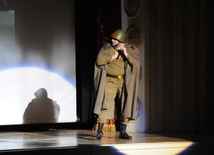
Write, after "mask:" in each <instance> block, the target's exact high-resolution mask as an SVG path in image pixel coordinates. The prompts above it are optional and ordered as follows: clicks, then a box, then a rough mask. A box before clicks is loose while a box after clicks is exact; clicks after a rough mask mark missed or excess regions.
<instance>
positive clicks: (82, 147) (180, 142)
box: [0, 130, 214, 155]
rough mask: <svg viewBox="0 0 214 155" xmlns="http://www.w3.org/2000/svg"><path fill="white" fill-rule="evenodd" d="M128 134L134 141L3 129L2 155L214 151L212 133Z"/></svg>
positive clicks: (84, 132) (107, 135)
mask: <svg viewBox="0 0 214 155" xmlns="http://www.w3.org/2000/svg"><path fill="white" fill-rule="evenodd" d="M129 134H130V135H131V136H132V138H133V139H132V140H121V139H119V138H118V136H119V132H112V131H111V132H110V131H107V132H104V137H103V138H102V139H101V140H96V137H95V135H96V133H95V132H93V131H91V130H53V131H45V132H0V154H17V153H19V154H81V155H87V154H88V155H89V154H90V155H98V154H102V155H105V154H107V155H110V154H133V155H138V154H139V155H140V154H143V155H147V154H148V155H174V154H182V155H183V154H194V155H196V154H197V155H198V154H199V155H201V154H202V155H212V154H214V151H213V146H214V136H213V135H191V134H145V133H129Z"/></svg>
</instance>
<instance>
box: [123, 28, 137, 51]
mask: <svg viewBox="0 0 214 155" xmlns="http://www.w3.org/2000/svg"><path fill="white" fill-rule="evenodd" d="M126 41H127V42H128V43H129V44H132V45H134V46H136V47H138V46H139V30H138V28H137V27H136V26H135V25H132V26H129V28H128V29H127V31H126Z"/></svg>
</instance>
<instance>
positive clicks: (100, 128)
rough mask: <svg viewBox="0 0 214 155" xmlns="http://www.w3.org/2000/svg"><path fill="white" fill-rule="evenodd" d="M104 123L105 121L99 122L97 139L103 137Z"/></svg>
mask: <svg viewBox="0 0 214 155" xmlns="http://www.w3.org/2000/svg"><path fill="white" fill-rule="evenodd" d="M103 125H104V123H100V122H99V124H98V129H97V135H96V139H98V140H100V139H101V138H102V137H103V131H102V130H103Z"/></svg>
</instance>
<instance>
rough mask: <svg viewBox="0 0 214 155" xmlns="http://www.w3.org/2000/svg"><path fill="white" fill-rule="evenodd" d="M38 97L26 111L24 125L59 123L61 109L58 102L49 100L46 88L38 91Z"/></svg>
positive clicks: (36, 93)
mask: <svg viewBox="0 0 214 155" xmlns="http://www.w3.org/2000/svg"><path fill="white" fill-rule="evenodd" d="M34 95H35V96H36V98H35V99H33V100H32V101H31V102H30V103H29V104H28V106H27V108H26V109H25V112H24V115H23V124H39V123H57V122H58V117H59V114H60V107H59V105H58V104H57V103H56V101H53V100H51V99H50V98H48V93H47V91H46V90H45V89H44V88H40V89H38V90H37V91H36V92H35V93H34Z"/></svg>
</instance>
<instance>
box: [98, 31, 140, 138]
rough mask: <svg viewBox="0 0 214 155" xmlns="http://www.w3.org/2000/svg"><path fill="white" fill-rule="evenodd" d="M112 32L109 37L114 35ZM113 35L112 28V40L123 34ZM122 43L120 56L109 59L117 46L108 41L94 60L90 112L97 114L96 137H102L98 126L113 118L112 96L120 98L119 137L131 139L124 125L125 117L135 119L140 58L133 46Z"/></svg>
mask: <svg viewBox="0 0 214 155" xmlns="http://www.w3.org/2000/svg"><path fill="white" fill-rule="evenodd" d="M113 34H115V33H113ZM113 34H112V38H114V37H115V36H114V35H113ZM117 34H118V31H116V39H118V40H119V41H121V40H122V42H124V41H125V33H124V32H123V31H122V32H121V30H120V31H119V35H117ZM121 34H122V35H121ZM121 36H122V39H121ZM124 45H125V48H126V52H127V56H125V55H122V56H120V57H117V59H113V60H112V57H113V55H114V53H115V50H116V52H118V51H117V50H118V49H117V47H113V46H112V45H111V44H106V45H104V46H103V48H102V49H101V50H100V52H99V54H98V57H97V60H96V63H95V74H94V86H95V91H96V93H95V94H96V99H95V108H94V113H95V114H97V115H98V116H99V126H98V131H97V136H96V137H97V139H100V138H101V137H102V136H103V134H102V127H103V124H105V122H106V120H107V119H112V118H114V114H115V113H114V111H115V109H114V108H115V101H114V100H115V97H116V96H118V97H119V99H120V101H121V116H122V120H121V126H122V127H121V129H122V130H121V131H120V136H119V138H121V139H131V136H129V135H128V134H127V133H126V125H127V123H128V121H129V119H135V111H136V101H137V92H138V83H139V74H140V60H139V51H138V49H137V48H134V47H133V46H130V45H129V44H126V43H124ZM116 104H117V103H116Z"/></svg>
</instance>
